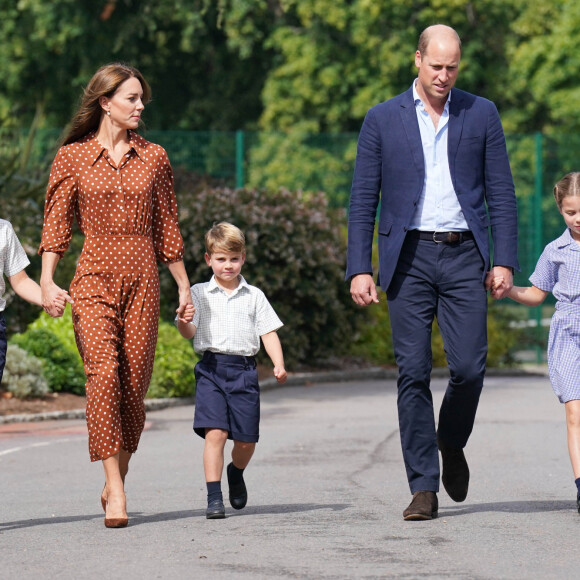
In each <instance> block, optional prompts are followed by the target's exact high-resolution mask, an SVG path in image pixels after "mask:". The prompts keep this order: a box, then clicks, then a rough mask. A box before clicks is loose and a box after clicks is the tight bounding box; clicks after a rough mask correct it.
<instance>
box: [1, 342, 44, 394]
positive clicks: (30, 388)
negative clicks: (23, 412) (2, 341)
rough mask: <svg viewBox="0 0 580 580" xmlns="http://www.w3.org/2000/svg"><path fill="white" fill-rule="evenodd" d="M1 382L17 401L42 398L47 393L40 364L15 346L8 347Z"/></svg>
mask: <svg viewBox="0 0 580 580" xmlns="http://www.w3.org/2000/svg"><path fill="white" fill-rule="evenodd" d="M2 380H3V386H4V388H5V389H6V390H7V391H8V392H9V393H12V394H13V395H14V396H15V397H18V398H19V399H26V398H32V397H43V396H44V395H46V394H47V393H48V392H49V388H48V383H47V382H46V379H45V378H44V376H43V371H42V362H41V361H40V360H39V359H37V358H36V357H34V356H32V355H30V354H28V353H27V352H26V351H25V350H24V349H22V348H20V347H19V346H16V345H15V344H9V345H8V350H7V352H6V367H5V368H4V376H3V379H2Z"/></svg>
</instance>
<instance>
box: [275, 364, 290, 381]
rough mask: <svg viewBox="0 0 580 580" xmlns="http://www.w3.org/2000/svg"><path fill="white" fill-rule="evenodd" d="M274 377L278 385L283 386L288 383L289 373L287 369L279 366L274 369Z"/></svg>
mask: <svg viewBox="0 0 580 580" xmlns="http://www.w3.org/2000/svg"><path fill="white" fill-rule="evenodd" d="M274 376H275V377H276V380H277V381H278V383H279V384H280V385H281V384H283V383H285V382H286V379H287V378H288V373H287V372H286V369H285V368H284V367H280V366H278V367H274Z"/></svg>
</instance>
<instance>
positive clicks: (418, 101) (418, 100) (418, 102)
mask: <svg viewBox="0 0 580 580" xmlns="http://www.w3.org/2000/svg"><path fill="white" fill-rule="evenodd" d="M418 82H419V79H418V78H416V79H415V80H414V81H413V85H412V87H413V101H414V103H415V107H416V106H417V105H419V106H420V107H421V108H422V109H424V108H425V103H423V101H422V100H421V97H420V96H419V93H418V92H417V83H418ZM450 102H451V91H449V94H448V95H447V100H446V101H445V107H444V110H445V111H449V103H450Z"/></svg>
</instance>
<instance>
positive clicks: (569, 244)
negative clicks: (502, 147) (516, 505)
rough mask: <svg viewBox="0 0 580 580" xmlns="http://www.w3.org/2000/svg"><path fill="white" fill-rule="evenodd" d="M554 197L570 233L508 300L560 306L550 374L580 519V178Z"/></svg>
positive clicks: (573, 177)
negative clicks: (561, 410)
mask: <svg viewBox="0 0 580 580" xmlns="http://www.w3.org/2000/svg"><path fill="white" fill-rule="evenodd" d="M554 197H555V199H556V204H557V205H558V209H559V210H560V213H561V214H562V216H563V217H564V221H565V222H566V226H567V228H566V230H565V231H564V233H563V234H562V235H561V236H560V237H559V238H557V239H556V240H554V241H553V242H550V243H549V244H548V245H547V246H546V247H545V249H544V251H543V252H542V255H541V256H540V259H539V260H538V263H537V265H536V269H535V271H534V273H533V274H532V275H531V276H530V282H531V283H532V286H530V287H521V286H514V287H513V288H512V289H511V290H510V292H509V297H510V298H512V299H513V300H515V301H516V302H520V303H521V304H525V305H527V306H538V305H539V304H541V303H542V302H543V301H544V299H545V298H546V296H547V295H548V293H549V292H552V294H553V295H554V297H555V298H556V300H557V302H556V310H555V312H554V315H553V317H552V322H551V324H550V336H549V339H548V370H549V373H550V381H551V383H552V388H553V389H554V392H555V393H556V396H557V397H558V399H559V400H560V402H561V403H564V405H565V407H566V425H567V429H568V451H569V453H570V460H571V462H572V469H573V471H574V478H575V479H576V486H577V488H578V491H577V495H576V503H577V506H578V512H579V513H580V380H579V375H580V172H575V173H568V174H567V175H566V176H564V177H563V178H562V179H561V180H560V181H559V182H558V183H557V184H556V185H555V186H554ZM500 284H501V282H500Z"/></svg>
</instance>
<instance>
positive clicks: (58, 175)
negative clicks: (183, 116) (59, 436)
mask: <svg viewBox="0 0 580 580" xmlns="http://www.w3.org/2000/svg"><path fill="white" fill-rule="evenodd" d="M149 99H150V88H149V86H148V84H147V83H146V81H145V79H144V78H143V76H142V75H141V73H140V72H139V71H138V70H136V69H134V68H132V67H129V66H126V65H123V64H118V63H116V64H110V65H106V66H104V67H102V68H101V69H99V70H98V71H97V72H96V73H95V75H94V76H93V78H92V79H91V81H90V82H89V84H88V86H87V88H86V89H85V91H84V95H83V100H82V102H81V105H80V107H79V110H78V112H77V113H76V115H75V116H74V117H73V119H72V122H71V125H70V129H69V132H68V135H67V136H66V137H65V139H64V144H63V146H62V147H61V148H60V149H59V151H58V153H57V155H56V158H55V160H54V162H53V165H52V169H51V174H50V180H49V184H48V190H47V195H46V204H45V212H44V226H43V230H42V242H41V246H40V250H39V253H40V254H41V255H42V274H41V284H40V285H41V288H42V295H43V306H44V308H45V309H46V310H47V312H49V314H50V312H51V310H52V309H54V308H55V304H56V301H57V297H58V296H59V295H62V294H61V293H62V290H61V289H60V288H59V287H58V286H57V285H56V284H55V283H54V281H53V274H54V271H55V268H56V265H57V263H58V261H59V259H60V258H61V257H62V255H63V254H64V252H65V251H66V249H67V248H68V245H69V242H70V239H71V235H72V224H73V219H74V217H75V216H76V219H77V222H78V224H79V226H80V229H81V231H82V232H83V234H84V235H85V242H84V246H83V251H82V253H81V256H80V258H79V261H78V265H77V270H76V273H75V276H74V278H73V280H72V284H71V287H70V295H71V298H72V300H73V303H72V312H73V324H74V331H75V337H76V342H77V346H78V349H79V352H80V354H81V356H82V358H83V362H84V368H85V374H86V376H87V383H86V394H87V426H88V431H89V453H90V458H91V461H98V460H102V462H103V466H104V470H105V482H106V483H105V489H104V490H103V493H102V495H101V502H102V505H103V509H104V510H105V525H106V526H107V527H124V526H126V525H127V521H128V519H127V511H126V499H125V493H124V481H125V476H126V475H127V471H128V468H129V460H130V458H131V455H132V454H133V453H135V451H136V450H137V445H138V443H139V438H140V436H141V433H142V431H143V428H144V424H145V404H144V398H145V395H146V393H147V389H148V387H149V381H150V379H151V372H152V370H153V358H154V353H155V345H156V341H157V329H158V318H159V280H158V274H157V262H156V260H157V259H158V260H160V261H161V262H164V263H166V264H167V265H168V267H169V270H170V272H171V274H172V275H173V277H174V278H175V281H176V282H177V286H178V289H179V308H178V309H177V312H178V316H179V317H180V318H182V317H183V316H184V311H185V307H186V305H187V304H191V294H190V290H189V281H188V278H187V274H186V271H185V267H184V265H183V240H182V238H181V234H180V232H179V226H178V221H177V203H176V199H175V194H174V192H173V173H172V170H171V166H170V164H169V160H168V158H167V154H166V153H165V151H164V150H163V149H162V148H161V147H160V146H158V145H155V144H153V143H149V142H148V141H146V140H145V139H143V138H142V137H141V136H139V135H138V134H137V133H135V132H134V131H135V129H137V128H138V126H139V121H140V117H141V113H142V112H143V109H144V106H145V103H147V102H148V101H149Z"/></svg>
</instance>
